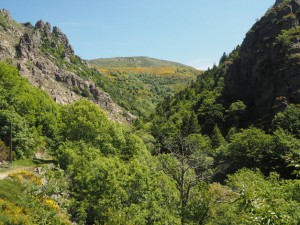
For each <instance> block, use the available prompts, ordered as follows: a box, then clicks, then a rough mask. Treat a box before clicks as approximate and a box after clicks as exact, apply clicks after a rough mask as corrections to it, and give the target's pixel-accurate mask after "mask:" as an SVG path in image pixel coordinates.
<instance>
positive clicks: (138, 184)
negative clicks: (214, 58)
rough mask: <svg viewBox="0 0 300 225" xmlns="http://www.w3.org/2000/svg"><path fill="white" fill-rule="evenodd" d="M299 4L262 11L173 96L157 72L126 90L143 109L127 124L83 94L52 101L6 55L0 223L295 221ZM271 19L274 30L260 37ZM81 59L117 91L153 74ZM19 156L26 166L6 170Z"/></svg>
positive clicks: (299, 170) (299, 187)
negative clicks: (240, 38)
mask: <svg viewBox="0 0 300 225" xmlns="http://www.w3.org/2000/svg"><path fill="white" fill-rule="evenodd" d="M287 8H288V9H291V10H286V9H287ZM299 10H300V3H298V2H297V1H295V0H293V1H283V2H282V3H281V4H279V5H276V6H274V7H272V8H271V9H269V11H268V12H267V13H266V15H265V16H264V17H263V18H262V20H260V21H258V22H257V23H256V24H255V25H254V26H253V27H252V28H251V30H250V31H249V32H248V34H247V35H246V38H245V41H244V42H243V43H242V45H241V46H237V47H236V48H235V49H234V50H233V51H232V52H231V53H229V54H226V53H224V55H223V56H222V57H221V59H220V63H219V65H218V66H214V67H213V68H211V69H208V70H207V71H205V72H204V73H203V74H202V73H201V74H200V75H199V76H198V77H197V79H196V80H194V81H192V82H191V83H190V84H189V85H188V86H187V87H186V88H182V86H181V88H180V89H181V90H180V91H179V92H178V93H176V94H172V95H167V94H166V93H167V92H168V91H167V88H166V87H164V88H161V91H162V90H163V91H162V92H163V93H161V92H160V91H158V90H159V88H160V86H159V85H160V82H162V83H163V82H164V79H165V77H164V76H157V77H156V78H155V79H154V81H153V82H154V85H158V87H157V89H158V90H156V89H155V91H152V92H151V91H149V90H148V92H147V93H145V92H143V88H144V87H143V85H142V84H139V85H140V86H138V87H137V88H136V90H135V91H136V92H131V89H130V88H128V89H127V90H124V93H125V94H124V96H125V102H124V103H123V104H124V105H123V106H124V107H126V108H127V109H128V110H129V111H130V110H132V111H134V113H136V114H141V115H142V117H140V118H136V119H135V121H133V122H132V123H131V124H129V123H120V122H116V121H113V120H112V119H111V118H109V116H108V113H107V111H105V110H104V109H102V108H101V107H100V105H99V104H95V102H93V101H91V96H89V95H87V96H85V95H82V93H81V95H82V98H80V99H78V100H77V101H74V102H72V103H69V104H58V103H56V102H55V101H54V100H53V99H52V98H51V97H50V95H49V94H48V93H47V92H45V91H43V90H42V89H40V88H38V87H34V86H33V85H31V83H30V82H29V81H28V79H27V78H25V77H23V76H22V75H21V73H20V71H19V68H17V67H16V66H15V65H14V62H13V60H3V61H2V62H0V90H1V95H0V140H1V141H0V160H1V166H3V165H6V166H5V167H11V168H0V175H1V174H2V173H4V172H7V173H8V176H7V177H6V178H4V179H2V178H1V176H0V225H2V224H3V225H20V224H24V225H31V224H88V225H93V224H103V225H104V224H111V225H114V224H116V225H117V224H128V225H129V224H141V225H142V224H145V225H150V224H172V225H173V224H181V225H183V224H186V225H188V224H190V225H192V224H198V225H200V224H203V225H204V224H206V225H218V224H220V225H221V224H223V225H225V224H226V225H227V224H236V225H240V224H263V225H267V224H287V225H297V224H299V223H300V180H299V176H300V105H299V104H300V101H298V95H299V93H298V92H297V91H299V88H300V87H299V65H300V61H299V59H300V57H299V54H295V50H293V51H292V50H291V49H295V48H296V47H297V46H296V45H295V43H299V38H298V37H299V22H298V23H296V22H295V21H299V16H300V14H299ZM290 11H292V12H290ZM274 15H276V16H277V17H276V16H274ZM290 20H292V21H294V22H293V23H291V21H290ZM288 24H292V25H291V26H292V27H289V25H288ZM295 24H296V27H295ZM268 26H270V27H272V29H274V30H275V31H276V32H275V31H274V32H273V33H272V35H273V36H272V35H270V36H268V38H266V37H264V36H262V37H260V36H259V35H260V34H264V32H259V31H260V29H266V27H267V28H268ZM278 27H279V28H278ZM282 27H284V29H283V28H282ZM277 28H278V29H277ZM276 29H277V30H276ZM254 34H256V35H258V36H255V38H253V35H254ZM250 45H251V46H252V47H251V46H250ZM49 46H50V45H49ZM49 46H48V47H49ZM295 46H296V47H295ZM48 47H47V48H48ZM47 48H45V46H44V49H43V51H46V52H47V51H48V50H49V49H47ZM49 48H50V47H49ZM249 51H253V52H250V53H251V54H250V53H249ZM270 52H272V53H273V54H275V53H276V54H275V56H276V57H273V56H272V57H271V56H270V55H269V54H270ZM253 54H254V55H255V54H257V55H255V56H257V57H254V58H253V57H252V56H253ZM265 56H266V57H265ZM59 57H60V55H59V56H58V58H59ZM63 63H64V64H66V65H69V64H68V63H69V62H68V63H66V62H65V61H63ZM76 63H77V64H78V65H81V64H82V65H85V66H84V67H82V68H85V67H87V68H88V69H87V72H86V73H85V71H81V73H82V74H83V75H82V76H83V77H84V76H88V77H89V79H91V80H93V82H95V84H96V85H97V86H98V87H100V88H104V86H105V85H106V86H105V87H106V91H107V92H108V94H111V95H113V96H114V98H116V99H117V98H119V97H120V96H121V95H122V93H121V94H118V91H119V90H120V89H121V88H123V87H126V84H127V83H128V82H136V83H139V82H141V80H142V79H144V83H151V79H150V75H151V76H153V74H152V72H153V68H151V70H150V69H149V70H147V69H146V68H137V67H135V69H134V71H132V68H131V67H130V68H123V70H122V71H120V69H116V71H113V69H110V70H109V71H108V70H107V71H102V74H99V73H98V72H97V71H96V70H95V69H93V68H91V67H88V66H87V65H86V64H85V63H84V62H82V61H80V60H79V59H78V58H77V61H76ZM248 67H251V69H249V68H248ZM76 68H77V67H76ZM252 68H255V69H256V70H254V69H252ZM78 70H80V69H78ZM137 70H138V71H139V72H138V73H136V71H137ZM117 71H119V72H117ZM140 71H142V73H140ZM145 71H151V72H149V74H150V75H149V74H148V73H146V75H143V74H144V72H145ZM159 71H160V73H162V72H161V69H159ZM253 71H254V72H253ZM114 72H116V73H117V74H114ZM103 73H106V74H105V75H106V77H104V76H103ZM130 73H131V75H130ZM173 73H174V71H172V74H173ZM176 73H178V74H177V75H178V76H184V74H185V73H187V74H186V76H187V77H191V76H190V71H177V72H176V71H175V74H176ZM158 74H159V73H158ZM167 74H169V72H168V73H167ZM241 74H242V75H243V76H241ZM160 75H161V74H160ZM98 76H99V77H98ZM168 76H169V75H168ZM172 76H173V75H172ZM117 78H118V79H119V80H118V81H114V80H116V79H117ZM175 78H176V76H175ZM122 79H124V80H122ZM156 79H157V80H156ZM176 79H177V78H176ZM176 79H175V80H176ZM178 79H182V77H180V78H178ZM243 79H245V80H246V81H247V82H244V80H243ZM282 80H284V82H281V81H282ZM109 81H111V83H109ZM169 81H170V80H168V82H169ZM106 82H107V83H106ZM122 82H124V83H122ZM101 83H102V84H101ZM112 84H113V85H112ZM134 84H135V83H134ZM101 85H102V86H101ZM114 85H116V86H114ZM152 85H153V84H152ZM168 85H170V83H168ZM180 85H182V84H180ZM241 85H243V86H241ZM251 85H252V86H251ZM271 85H273V86H271ZM128 87H132V86H130V85H129V86H128ZM266 87H267V88H271V90H272V91H271V92H269V91H268V90H269V89H266ZM132 88H134V85H133V87H132ZM241 88H242V89H243V90H244V92H243V93H240V94H236V93H239V92H241ZM175 89H176V88H175ZM82 90H84V88H82ZM262 90H263V91H264V92H262ZM295 90H296V91H295ZM132 91H133V90H132ZM110 92H111V93H110ZM87 93H90V92H87ZM134 93H135V94H134ZM172 93H173V92H172ZM114 94H115V95H114ZM134 95H142V96H148V95H149V96H150V97H149V99H147V101H149V102H150V103H151V106H150V107H149V108H148V109H147V110H146V111H143V109H138V107H137V105H138V106H139V107H140V106H142V105H143V104H138V103H137V101H138V100H139V98H138V96H136V97H137V98H136V99H135V100H134V101H132V102H130V101H129V99H130V96H134ZM144 98H145V97H144ZM162 98H164V99H163V100H161V99H162ZM121 100H122V99H120V100H119V102H121ZM116 101H118V100H116ZM133 103H134V104H133ZM131 104H133V105H131ZM152 104H153V105H152ZM156 104H157V107H156V108H154V105H156ZM11 137H12V138H11ZM11 145H12V154H11V152H10V148H9V147H10V146H11ZM11 159H12V160H13V163H12V164H7V163H8V161H10V160H11ZM22 160H25V161H27V162H30V164H29V166H27V167H26V168H23V167H22V168H21V169H18V170H13V169H12V166H13V165H14V164H16V163H19V162H22ZM3 167H4V166H3ZM3 171H4V172H3Z"/></svg>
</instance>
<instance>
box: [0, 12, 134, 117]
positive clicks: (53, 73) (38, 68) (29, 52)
mask: <svg viewBox="0 0 300 225" xmlns="http://www.w3.org/2000/svg"><path fill="white" fill-rule="evenodd" d="M0 13H2V14H4V15H5V17H7V18H8V23H10V22H11V23H12V24H11V26H9V27H8V28H7V29H5V30H4V31H0V32H1V36H0V37H2V39H1V41H0V60H5V59H6V60H7V59H9V60H10V61H12V62H13V63H14V64H15V65H16V66H17V67H18V69H19V71H20V74H21V75H23V76H24V77H26V78H28V80H29V81H30V83H31V84H32V85H34V86H37V87H39V88H41V89H43V90H45V91H46V92H48V93H49V94H50V95H51V96H52V97H53V99H54V100H55V101H56V102H57V103H60V104H67V103H71V102H74V101H76V100H78V99H80V98H83V97H86V98H89V99H90V100H91V101H93V102H94V103H96V104H98V105H99V106H100V107H102V108H103V109H104V110H105V111H107V112H108V116H109V117H110V118H111V119H112V120H115V121H118V122H128V121H131V120H133V119H134V118H135V116H133V115H132V114H130V113H128V112H126V114H127V115H128V116H127V117H126V118H125V117H124V116H123V114H124V112H125V110H124V109H123V108H121V107H120V106H118V105H117V104H116V103H115V102H114V101H113V100H112V99H111V98H110V96H109V95H108V94H107V93H105V92H103V91H101V90H100V89H99V88H97V87H96V85H95V84H94V82H93V81H91V80H89V79H87V80H85V79H83V78H81V77H80V76H79V75H78V74H77V71H84V70H86V69H88V68H89V65H88V64H87V63H86V62H85V61H83V60H82V59H81V58H79V57H78V56H75V55H74V51H73V49H72V47H71V45H70V44H69V41H68V38H67V36H66V35H65V34H64V33H63V32H61V30H60V29H59V28H57V27H53V30H52V31H51V25H50V24H49V23H45V22H43V21H41V20H40V21H38V22H37V23H36V24H35V26H34V27H32V26H28V25H21V24H19V25H18V26H17V27H14V26H13V24H16V22H15V21H13V20H12V19H11V18H10V15H9V13H8V11H6V10H0ZM15 46H17V47H15ZM61 48H63V49H64V51H62V52H59V51H60V49H61ZM70 57H72V58H73V59H76V60H77V64H80V65H77V64H72V63H71V60H70ZM62 61H63V62H64V63H62Z"/></svg>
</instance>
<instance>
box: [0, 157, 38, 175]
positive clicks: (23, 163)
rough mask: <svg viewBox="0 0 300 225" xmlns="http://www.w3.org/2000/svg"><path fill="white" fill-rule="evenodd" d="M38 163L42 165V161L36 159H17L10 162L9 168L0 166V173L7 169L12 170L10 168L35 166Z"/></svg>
mask: <svg viewBox="0 0 300 225" xmlns="http://www.w3.org/2000/svg"><path fill="white" fill-rule="evenodd" d="M37 165H41V163H40V162H36V161H34V160H31V159H21V160H16V161H13V162H12V163H11V164H10V163H9V164H8V168H1V167H0V173H1V172H7V171H10V170H15V169H18V168H22V167H34V166H37Z"/></svg>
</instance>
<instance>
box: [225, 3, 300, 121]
mask: <svg viewBox="0 0 300 225" xmlns="http://www.w3.org/2000/svg"><path fill="white" fill-rule="evenodd" d="M299 24H300V0H290V1H286V0H277V1H276V3H275V5H274V7H272V8H271V9H270V10H269V11H268V12H267V13H266V14H265V15H264V16H263V17H262V18H261V20H259V21H258V22H257V23H256V24H255V25H254V26H253V27H252V28H251V29H250V31H249V32H248V33H247V35H246V37H245V39H244V42H243V43H242V45H241V46H240V48H239V54H238V56H237V57H236V59H234V60H233V61H229V62H227V63H228V67H227V71H226V74H225V95H226V97H227V98H228V99H230V101H235V100H237V99H240V100H243V101H245V102H246V103H247V105H248V106H249V107H251V109H250V111H251V113H252V116H253V117H262V116H263V115H268V114H271V113H275V112H276V111H278V110H282V109H284V108H285V107H286V106H287V105H288V104H289V103H296V104H299V103H300V26H299Z"/></svg>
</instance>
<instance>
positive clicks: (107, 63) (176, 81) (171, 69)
mask: <svg viewBox="0 0 300 225" xmlns="http://www.w3.org/2000/svg"><path fill="white" fill-rule="evenodd" d="M89 63H90V64H91V65H94V66H95V67H96V68H97V69H98V71H99V72H100V73H101V74H102V75H103V76H101V77H98V78H97V79H98V82H97V83H98V84H99V86H100V87H102V89H103V90H105V91H106V92H108V93H110V94H111V96H112V98H113V99H114V100H115V101H116V102H118V104H120V105H121V106H123V107H124V108H125V109H127V110H129V111H130V112H133V113H134V114H135V115H138V116H143V117H147V116H149V115H150V114H151V113H153V112H154V109H155V107H156V105H157V103H158V102H160V101H162V100H163V98H165V97H167V96H170V95H174V94H175V93H177V92H178V91H180V90H182V89H183V88H185V87H186V86H187V85H188V84H189V83H191V82H192V81H194V80H195V79H196V76H197V75H199V74H201V73H202V71H198V70H196V69H194V68H192V67H189V66H185V65H182V64H179V63H175V62H169V61H164V60H159V59H153V58H148V57H119V58H110V59H95V60H91V61H89Z"/></svg>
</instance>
